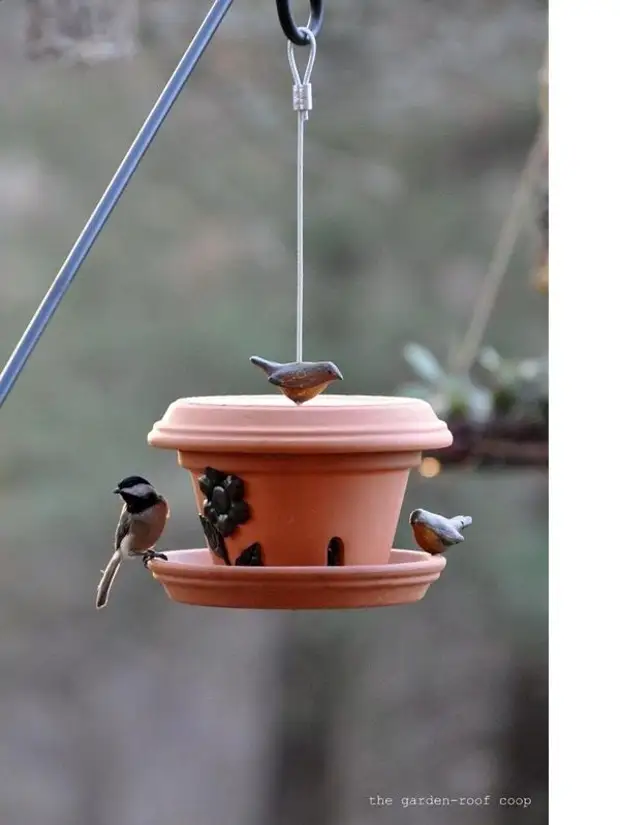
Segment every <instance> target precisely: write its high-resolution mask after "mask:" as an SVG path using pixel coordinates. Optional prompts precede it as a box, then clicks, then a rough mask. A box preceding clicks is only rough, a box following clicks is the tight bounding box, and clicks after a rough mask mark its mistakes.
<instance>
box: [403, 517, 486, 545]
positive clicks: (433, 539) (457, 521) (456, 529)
mask: <svg viewBox="0 0 620 825" xmlns="http://www.w3.org/2000/svg"><path fill="white" fill-rule="evenodd" d="M471 523H472V518H471V516H453V517H452V518H446V517H445V516H440V515H438V514H437V513H429V511H428V510H420V509H418V510H414V511H413V513H411V515H410V516H409V524H410V525H411V529H412V530H413V537H414V539H415V540H416V541H417V543H418V544H419V545H420V547H421V548H422V550H425V551H426V552H427V553H430V554H431V555H433V556H434V555H437V554H438V553H443V552H444V550H447V549H448V547H452V545H453V544H460V542H462V541H465V537H464V536H463V535H462V534H461V530H464V529H465V527H469V526H470V524H471Z"/></svg>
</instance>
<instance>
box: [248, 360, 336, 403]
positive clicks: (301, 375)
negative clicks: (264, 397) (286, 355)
mask: <svg viewBox="0 0 620 825" xmlns="http://www.w3.org/2000/svg"><path fill="white" fill-rule="evenodd" d="M250 361H251V362H252V363H253V364H255V365H256V366H257V367H260V369H262V371H263V372H264V373H265V374H266V375H267V378H268V380H269V383H270V384H273V385H274V386H276V387H277V388H278V389H279V390H280V392H281V393H283V394H284V395H286V397H287V398H290V399H291V401H294V402H295V404H304V403H305V402H306V401H310V399H311V398H314V397H315V396H316V395H318V394H319V393H321V392H323V390H324V389H325V387H327V385H328V384H330V383H331V382H332V381H342V373H341V372H340V370H339V369H338V367H337V366H336V365H335V364H333V363H332V362H331V361H291V362H290V363H288V364H280V363H278V362H277V361H267V359H266V358H259V356H258V355H253V356H252V357H251V358H250Z"/></svg>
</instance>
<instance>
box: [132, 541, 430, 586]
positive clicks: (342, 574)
mask: <svg viewBox="0 0 620 825" xmlns="http://www.w3.org/2000/svg"><path fill="white" fill-rule="evenodd" d="M176 554H179V555H180V554H182V555H183V556H185V557H187V556H191V555H194V554H195V555H196V557H197V558H201V559H205V561H207V563H206V564H188V563H184V562H182V561H175V560H174V556H175V555H176ZM166 555H167V556H168V561H161V560H159V559H153V560H152V561H150V562H149V563H148V566H149V570H150V571H151V572H152V574H153V576H154V578H156V579H163V580H166V579H170V580H172V579H183V580H188V579H192V580H202V579H204V578H207V577H208V578H214V577H215V578H220V579H221V580H227V581H228V582H232V581H238V582H241V581H244V580H245V581H253V583H254V584H256V585H257V586H259V585H260V581H258V580H262V581H264V582H267V581H272V582H273V581H274V580H277V581H278V582H283V581H284V580H286V579H289V580H294V581H296V582H301V581H303V580H304V579H306V580H310V579H311V580H312V581H313V582H316V581H317V579H321V580H322V581H323V582H325V583H326V584H327V583H328V582H329V581H330V580H332V581H333V580H334V579H338V578H341V579H342V578H347V579H351V580H356V581H360V582H362V581H364V580H365V579H371V580H374V579H376V577H377V576H381V577H382V578H384V579H385V578H393V579H398V578H403V577H406V578H411V577H412V576H413V575H415V578H416V580H418V579H419V580H420V581H421V580H422V579H426V577H427V576H431V579H430V581H435V579H436V578H437V576H438V575H439V574H440V573H441V572H442V570H443V569H444V567H445V566H446V559H445V557H444V556H432V555H431V554H430V553H425V552H424V551H422V550H398V549H394V550H392V551H391V554H390V559H393V560H391V561H390V562H389V563H388V564H367V565H343V566H338V567H327V566H321V567H315V566H288V565H287V566H281V567H235V566H230V567H229V566H228V565H220V564H214V563H213V561H212V559H211V555H210V552H209V550H208V549H207V548H206V547H205V548H192V549H187V550H170V551H167V552H166Z"/></svg>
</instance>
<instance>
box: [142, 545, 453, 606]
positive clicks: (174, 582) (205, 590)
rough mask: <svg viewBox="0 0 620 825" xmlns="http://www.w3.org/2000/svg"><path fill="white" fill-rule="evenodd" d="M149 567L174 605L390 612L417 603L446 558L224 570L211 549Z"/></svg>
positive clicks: (399, 553) (404, 553)
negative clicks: (381, 609) (391, 607)
mask: <svg viewBox="0 0 620 825" xmlns="http://www.w3.org/2000/svg"><path fill="white" fill-rule="evenodd" d="M167 555H168V561H167V562H165V561H160V560H158V559H155V560H154V561H152V562H150V563H149V569H150V570H151V571H152V573H153V576H154V578H155V579H157V580H158V581H160V582H161V584H162V585H163V586H164V588H165V590H166V592H167V594H168V596H169V597H170V598H171V599H173V600H174V601H176V602H181V603H183V604H191V605H198V606H202V607H241V608H254V609H272V610H296V609H297V610H315V609H325V608H350V607H387V606H388V605H395V604H405V603H408V602H417V601H419V600H420V599H422V598H424V596H425V594H426V591H427V590H428V588H429V587H430V585H431V584H432V583H433V582H434V581H436V580H437V579H438V578H439V576H440V575H441V572H442V570H443V569H444V567H445V565H446V560H445V558H444V557H443V556H430V555H429V554H428V553H422V552H419V551H414V550H392V551H391V553H390V562H389V564H385V565H371V566H368V567H222V566H220V565H215V564H214V563H213V560H212V556H211V554H210V553H209V552H208V551H207V550H175V551H168V552H167Z"/></svg>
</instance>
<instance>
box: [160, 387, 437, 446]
mask: <svg viewBox="0 0 620 825" xmlns="http://www.w3.org/2000/svg"><path fill="white" fill-rule="evenodd" d="M148 441H149V444H152V445H153V446H155V447H163V448H167V449H171V450H186V451H198V450H200V451H203V450H208V449H214V450H222V449H226V450H227V451H231V450H240V451H247V452H259V451H264V450H265V447H268V448H269V449H270V450H273V451H276V452H279V453H287V452H321V451H323V452H342V451H346V452H380V451H383V450H389V451H392V450H414V451H419V450H430V449H439V448H441V447H449V446H450V445H451V444H452V434H451V433H450V431H449V430H448V427H447V425H446V424H445V422H444V421H441V419H439V418H437V416H436V415H435V413H434V412H433V409H432V407H431V406H430V404H428V403H427V402H426V401H422V400H420V399H417V398H392V397H387V396H379V395H321V396H318V397H317V398H315V399H313V400H312V401H310V402H308V403H307V404H304V405H303V406H296V405H294V404H292V403H291V402H290V401H289V400H288V399H287V398H285V397H284V396H282V395H221V396H206V397H203V398H180V399H179V400H178V401H175V402H174V403H173V404H171V405H170V406H169V407H168V409H167V411H166V413H165V415H164V417H163V418H162V419H161V421H157V422H156V423H155V424H154V425H153V429H152V430H151V432H150V433H149V436H148Z"/></svg>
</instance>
